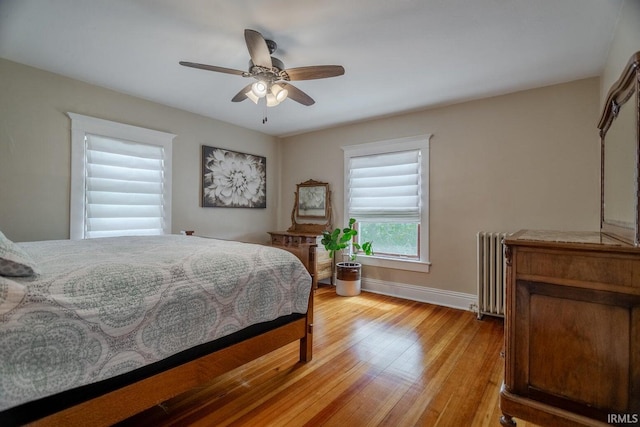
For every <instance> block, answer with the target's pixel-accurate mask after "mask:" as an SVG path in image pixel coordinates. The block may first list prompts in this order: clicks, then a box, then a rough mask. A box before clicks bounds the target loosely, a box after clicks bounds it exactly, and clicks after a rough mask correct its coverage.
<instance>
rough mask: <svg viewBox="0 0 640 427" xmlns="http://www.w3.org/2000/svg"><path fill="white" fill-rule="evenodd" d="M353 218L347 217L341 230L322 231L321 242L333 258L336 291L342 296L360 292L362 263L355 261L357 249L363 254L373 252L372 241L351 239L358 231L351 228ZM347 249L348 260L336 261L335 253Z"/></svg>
mask: <svg viewBox="0 0 640 427" xmlns="http://www.w3.org/2000/svg"><path fill="white" fill-rule="evenodd" d="M355 222H356V220H355V218H350V219H349V226H348V227H347V228H343V229H342V230H341V229H339V228H336V229H335V230H333V231H331V232H329V231H325V232H323V233H322V240H321V243H322V244H323V245H324V248H325V249H326V250H327V251H328V252H329V257H331V258H333V263H334V264H335V274H336V280H335V284H336V293H337V294H338V295H343V296H354V295H358V294H359V293H360V287H361V286H360V284H361V279H360V275H361V271H362V264H360V263H359V262H356V256H357V253H358V251H359V250H361V251H362V252H364V253H365V255H372V254H373V248H372V245H373V242H364V243H362V244H359V243H357V242H355V241H354V240H353V239H354V237H355V236H357V235H358V231H357V230H355V229H354V228H353V225H354V224H355ZM345 249H347V250H348V254H346V255H347V256H348V259H349V261H344V262H336V260H335V253H336V252H338V251H344V250H345Z"/></svg>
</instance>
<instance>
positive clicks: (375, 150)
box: [341, 134, 431, 273]
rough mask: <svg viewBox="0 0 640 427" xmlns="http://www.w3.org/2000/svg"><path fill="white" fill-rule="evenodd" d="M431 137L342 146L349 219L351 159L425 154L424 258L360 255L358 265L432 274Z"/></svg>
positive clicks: (421, 245)
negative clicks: (393, 154)
mask: <svg viewBox="0 0 640 427" xmlns="http://www.w3.org/2000/svg"><path fill="white" fill-rule="evenodd" d="M430 139H431V134H423V135H416V136H410V137H404V138H397V139H389V140H383V141H376V142H369V143H363V144H354V145H345V146H342V147H341V148H342V150H343V152H344V163H343V166H344V185H343V188H344V203H343V209H344V211H343V218H345V219H346V218H349V191H348V189H349V160H350V159H351V158H352V157H359V156H367V155H374V154H385V153H393V152H398V151H407V150H416V149H417V150H420V151H421V171H422V172H421V176H420V180H421V182H420V185H421V207H420V226H419V228H418V233H419V235H418V239H419V249H418V252H419V257H420V259H408V258H406V259H404V258H399V257H388V256H382V255H376V254H375V243H374V247H373V250H374V255H369V256H360V255H359V256H358V262H360V263H362V264H363V265H371V266H377V267H385V268H393V269H399V270H409V271H417V272H425V273H426V272H429V268H430V265H431V262H430V258H429V174H430V170H429V151H430Z"/></svg>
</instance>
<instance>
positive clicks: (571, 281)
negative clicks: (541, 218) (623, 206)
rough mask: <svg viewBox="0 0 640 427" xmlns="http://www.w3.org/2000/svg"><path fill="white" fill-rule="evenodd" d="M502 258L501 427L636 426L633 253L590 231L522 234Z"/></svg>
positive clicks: (639, 341)
mask: <svg viewBox="0 0 640 427" xmlns="http://www.w3.org/2000/svg"><path fill="white" fill-rule="evenodd" d="M505 252H506V259H507V294H506V298H507V305H506V313H505V359H506V360H505V380H504V384H503V386H502V389H501V392H500V408H501V410H502V412H503V414H504V416H503V417H502V419H501V424H502V425H505V426H509V425H515V423H514V421H513V420H512V419H511V417H516V418H522V419H524V420H527V421H530V422H533V423H536V424H540V425H543V426H580V425H588V426H596V425H607V423H611V424H617V423H619V422H620V421H621V420H623V421H624V420H627V421H635V422H639V421H640V419H639V417H640V248H637V247H635V246H633V245H630V244H627V243H623V242H621V241H618V240H616V239H613V238H611V237H608V236H607V235H605V234H602V233H599V232H584V233H580V232H544V231H529V230H523V231H520V232H518V233H516V234H514V235H512V236H510V237H507V238H506V239H505ZM632 424H635V423H632Z"/></svg>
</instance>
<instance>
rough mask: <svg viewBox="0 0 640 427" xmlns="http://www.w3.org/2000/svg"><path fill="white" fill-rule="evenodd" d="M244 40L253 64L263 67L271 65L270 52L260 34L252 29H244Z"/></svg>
mask: <svg viewBox="0 0 640 427" xmlns="http://www.w3.org/2000/svg"><path fill="white" fill-rule="evenodd" d="M244 40H245V41H246V42H247V49H248V50H249V55H250V56H251V61H253V65H259V66H261V67H265V68H271V67H272V66H273V65H272V64H271V52H269V47H268V46H267V42H266V41H265V40H264V37H262V34H260V33H259V32H257V31H254V30H244Z"/></svg>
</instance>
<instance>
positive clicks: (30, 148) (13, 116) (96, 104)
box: [0, 59, 279, 241]
mask: <svg viewBox="0 0 640 427" xmlns="http://www.w3.org/2000/svg"><path fill="white" fill-rule="evenodd" d="M0 94H1V95H0V230H1V231H2V232H4V233H5V234H6V235H7V236H8V237H9V238H11V239H13V240H16V241H30V240H48V239H66V238H68V237H69V185H70V183H69V182H70V147H71V132H70V126H71V122H70V119H69V118H68V117H67V116H66V114H65V113H66V112H67V111H70V112H75V113H80V114H84V115H88V116H94V117H98V118H103V119H107V120H112V121H116V122H122V123H127V124H132V125H135V126H142V127H146V128H150V129H156V130H160V131H165V132H170V133H173V134H177V137H176V138H175V139H174V142H173V200H172V203H173V209H172V216H173V218H172V222H173V224H172V229H173V232H178V231H179V230H184V229H194V230H196V231H197V232H198V233H201V234H205V235H210V236H215V237H222V238H236V239H241V240H249V241H264V240H265V239H266V238H267V237H268V236H267V235H266V233H265V231H266V230H270V229H273V228H274V227H275V218H276V210H277V209H276V203H277V200H276V196H277V189H278V185H277V181H278V170H279V160H278V143H277V141H276V140H275V138H273V137H271V136H267V135H264V134H261V133H258V132H254V131H251V130H247V129H243V128H240V127H237V126H233V125H230V124H227V123H224V122H220V121H217V120H213V119H209V118H205V117H202V116H199V115H196V114H191V113H188V112H185V111H181V110H177V109H174V108H170V107H166V106H163V105H159V104H156V103H153V102H149V101H145V100H142V99H139V98H134V97H131V96H127V95H123V94H121V93H117V92H114V91H110V90H107V89H103V88H99V87H96V86H92V85H89V84H85V83H82V82H79V81H77V80H73V79H69V78H65V77H61V76H59V75H55V74H52V73H48V72H44V71H41V70H37V69H34V68H31V67H26V66H23V65H20V64H16V63H14V62H9V61H6V60H3V59H0ZM203 144H204V145H211V146H217V147H222V148H228V149H232V150H237V151H241V152H246V153H250V154H256V155H260V156H266V157H267V197H268V199H267V208H266V209H225V208H201V207H199V206H200V146H201V145H203Z"/></svg>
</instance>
